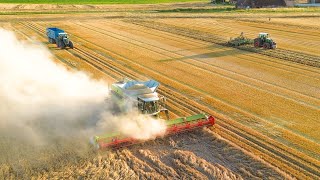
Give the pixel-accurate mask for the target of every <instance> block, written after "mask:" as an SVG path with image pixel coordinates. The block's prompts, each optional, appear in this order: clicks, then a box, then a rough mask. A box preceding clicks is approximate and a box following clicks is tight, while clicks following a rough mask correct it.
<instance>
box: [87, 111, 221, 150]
mask: <svg viewBox="0 0 320 180" xmlns="http://www.w3.org/2000/svg"><path fill="white" fill-rule="evenodd" d="M214 124H215V119H214V117H213V116H207V115H205V114H197V115H193V116H189V117H182V118H177V119H173V120H167V121H166V126H167V129H166V132H165V134H164V135H161V137H162V136H166V135H171V134H177V133H181V132H184V131H190V130H193V129H196V128H201V127H209V126H213V125H214ZM155 138H160V136H158V137H155ZM92 141H93V142H92V143H93V144H94V146H95V147H96V148H98V149H100V148H120V147H125V146H129V145H132V144H136V143H141V142H143V140H139V139H135V138H133V137H128V136H125V135H123V134H121V133H118V132H115V133H110V134H105V135H101V136H95V137H93V139H92Z"/></svg>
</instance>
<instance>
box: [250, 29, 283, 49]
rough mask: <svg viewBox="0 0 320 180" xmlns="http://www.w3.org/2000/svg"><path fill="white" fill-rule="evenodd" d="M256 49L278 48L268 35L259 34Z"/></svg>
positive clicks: (255, 42) (255, 43) (255, 41)
mask: <svg viewBox="0 0 320 180" xmlns="http://www.w3.org/2000/svg"><path fill="white" fill-rule="evenodd" d="M254 46H255V47H263V48H264V49H275V48H276V47H277V44H276V42H274V41H273V40H272V39H271V38H270V37H269V34H268V33H263V32H262V33H259V35H258V37H257V38H256V39H254Z"/></svg>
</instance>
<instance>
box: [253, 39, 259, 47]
mask: <svg viewBox="0 0 320 180" xmlns="http://www.w3.org/2000/svg"><path fill="white" fill-rule="evenodd" d="M254 47H260V41H259V39H255V40H254Z"/></svg>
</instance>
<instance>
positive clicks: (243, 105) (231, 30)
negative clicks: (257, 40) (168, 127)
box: [0, 15, 320, 179]
mask: <svg viewBox="0 0 320 180" xmlns="http://www.w3.org/2000/svg"><path fill="white" fill-rule="evenodd" d="M170 16H172V15H170ZM31 18H35V17H31ZM45 19H46V18H45V17H43V18H42V21H35V22H32V21H28V22H23V23H20V22H13V23H3V24H1V25H2V26H3V27H6V28H10V29H14V30H15V31H17V33H19V35H20V36H21V38H26V35H28V36H29V37H33V38H36V39H37V40H40V41H41V42H43V43H46V41H47V40H46V38H45V34H44V33H43V31H44V29H45V27H47V26H59V27H61V28H63V29H65V30H67V32H69V33H70V34H71V35H72V36H71V37H72V39H73V40H74V41H75V42H76V47H77V48H79V49H82V50H85V51H87V52H88V53H91V54H94V55H95V56H96V57H97V58H100V59H102V60H103V61H106V62H107V63H109V64H112V65H113V66H115V67H117V68H119V69H118V72H119V70H121V72H122V73H118V72H112V71H110V68H108V67H105V68H103V70H104V73H103V72H101V71H100V70H97V69H96V68H94V67H93V65H92V64H88V63H85V62H84V61H83V59H85V57H83V56H81V55H80V57H82V58H83V59H80V58H79V57H76V56H75V55H76V54H78V53H77V51H75V50H69V51H65V50H58V49H56V48H54V45H49V47H50V49H51V50H52V52H53V53H54V54H55V55H56V56H57V58H58V59H59V60H61V61H62V62H63V63H66V64H67V65H69V67H71V68H75V69H79V70H84V71H87V72H90V73H92V74H93V75H94V77H95V78H103V79H105V80H107V81H109V82H112V81H114V80H115V79H119V78H121V75H124V74H123V73H130V74H132V75H133V76H134V77H139V78H141V79H145V78H147V77H149V78H154V79H156V80H158V81H160V82H161V83H162V84H163V86H164V88H163V89H161V90H162V91H163V93H165V94H167V95H170V93H168V92H170V90H172V92H171V93H172V96H171V97H168V98H169V101H168V102H169V106H170V107H171V108H172V110H173V112H174V114H176V115H188V114H192V113H194V112H197V111H199V110H203V111H205V112H210V113H213V114H214V115H215V116H217V117H218V118H219V120H220V121H221V123H219V124H218V125H217V127H215V128H214V129H212V131H213V132H214V133H212V132H211V130H203V131H197V132H194V133H191V134H181V135H177V136H174V137H170V138H166V139H164V140H157V141H154V142H149V143H146V144H144V145H137V146H134V147H132V148H128V149H123V150H119V151H116V152H100V153H99V155H97V157H93V158H92V159H90V158H88V159H86V160H85V161H81V162H80V163H76V164H74V165H72V164H69V163H66V165H63V167H62V169H60V168H58V169H53V170H51V171H49V172H34V173H31V174H33V175H35V176H38V177H39V176H42V175H43V177H50V176H51V177H52V176H55V177H69V176H71V177H79V176H83V177H95V176H100V177H112V178H117V177H127V178H138V177H144V178H150V177H153V178H157V179H158V178H164V177H172V178H177V179H178V178H191V177H192V178H195V179H200V178H201V179H202V178H211V177H216V178H217V179H226V178H230V179H241V178H243V179H248V178H253V177H260V178H280V179H281V178H284V177H287V178H288V177H290V176H295V177H299V178H314V177H317V176H319V172H320V171H319V165H318V164H319V161H320V158H319V155H320V154H319V149H320V146H319V141H320V139H319V137H320V135H319V131H318V128H317V126H315V125H314V124H315V123H317V122H318V121H319V116H320V114H319V106H320V100H319V99H320V96H319V94H320V93H319V89H320V82H319V81H320V74H319V70H318V68H314V67H310V66H305V65H301V64H297V63H293V62H289V61H284V60H281V59H278V58H272V57H271V58H270V57H267V56H263V55H261V54H256V53H252V52H248V51H242V50H238V49H234V48H230V47H226V46H222V45H218V44H214V43H210V42H205V41H201V40H199V39H196V38H190V37H186V36H183V35H182V34H179V33H178V32H177V31H172V32H165V31H159V30H156V29H153V28H150V27H145V26H143V25H137V24H134V23H131V21H132V22H134V20H135V19H129V20H128V19H127V18H126V19H121V18H117V19H109V18H108V19H103V17H102V18H99V19H98V20H94V19H90V20H89V19H87V17H85V18H84V19H83V20H78V21H74V20H73V21H57V20H56V19H54V20H50V19H49V20H45ZM86 19H87V20H86ZM146 20H150V21H152V22H155V23H164V24H168V27H170V26H172V25H174V26H177V27H180V28H184V29H186V30H189V29H191V30H193V29H196V30H198V31H200V32H203V33H212V35H214V36H219V37H221V38H222V39H226V41H227V40H228V38H229V37H231V36H232V37H234V36H236V35H238V34H239V33H240V32H245V33H246V34H248V35H249V36H250V37H254V36H255V34H256V33H257V32H260V31H264V30H263V29H262V28H261V27H260V26H259V25H258V24H257V22H255V21H253V22H247V21H243V20H242V19H237V20H233V19H208V18H203V19H199V18H197V19H190V18H188V19H181V18H179V19H175V18H169V19H156V18H152V19H146ZM282 21H283V20H282ZM290 22H291V21H290ZM295 25H296V26H299V27H301V26H303V24H296V21H294V23H292V22H291V23H290V26H289V27H287V26H286V25H283V24H281V23H279V24H277V26H278V28H277V29H270V31H269V33H271V34H272V36H273V37H274V38H275V39H276V41H277V42H278V43H279V44H280V45H281V46H282V48H284V49H288V50H291V51H300V52H303V53H306V54H310V55H313V56H319V54H318V53H317V48H316V46H314V45H316V44H319V41H320V39H319V38H317V37H314V35H315V33H316V31H317V30H316V27H315V29H312V28H311V29H306V30H297V29H296V28H294V26H295ZM284 27H285V28H286V32H284V31H283V29H284ZM284 36H285V37H284ZM301 39H303V43H298V42H299V40H301ZM305 46H308V47H309V48H307V49H306V48H305ZM125 75H126V74H125ZM170 98H171V101H170ZM174 98H181V99H182V101H183V102H178V101H175V100H174ZM179 103H180V105H179ZM183 103H189V104H191V105H192V106H195V107H196V109H191V107H188V106H187V104H186V105H183ZM181 104H182V105H181ZM301 121H303V123H301ZM223 123H226V124H223ZM228 123H229V125H232V124H233V125H234V126H235V129H237V128H239V130H238V131H237V130H232V129H225V128H226V127H225V125H228ZM227 130H230V132H229V131H227ZM241 131H243V132H244V134H243V135H242V134H241ZM231 133H235V135H232V134H231ZM220 136H221V137H222V139H221V138H220ZM240 138H244V139H243V140H242V139H240ZM250 139H251V140H250ZM242 141H243V142H242ZM247 141H248V142H250V143H252V144H247ZM277 167H278V168H280V170H278V169H277ZM300 167H302V169H300ZM2 169H3V172H4V174H5V175H7V174H8V172H9V170H5V169H6V167H3V168H2ZM9 169H10V168H9ZM9 174H10V173H9ZM0 175H1V174H0Z"/></svg>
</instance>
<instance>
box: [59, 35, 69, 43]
mask: <svg viewBox="0 0 320 180" xmlns="http://www.w3.org/2000/svg"><path fill="white" fill-rule="evenodd" d="M59 39H60V40H62V41H63V42H64V43H65V44H66V45H67V44H69V35H68V34H67V33H65V32H63V33H59Z"/></svg>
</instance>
